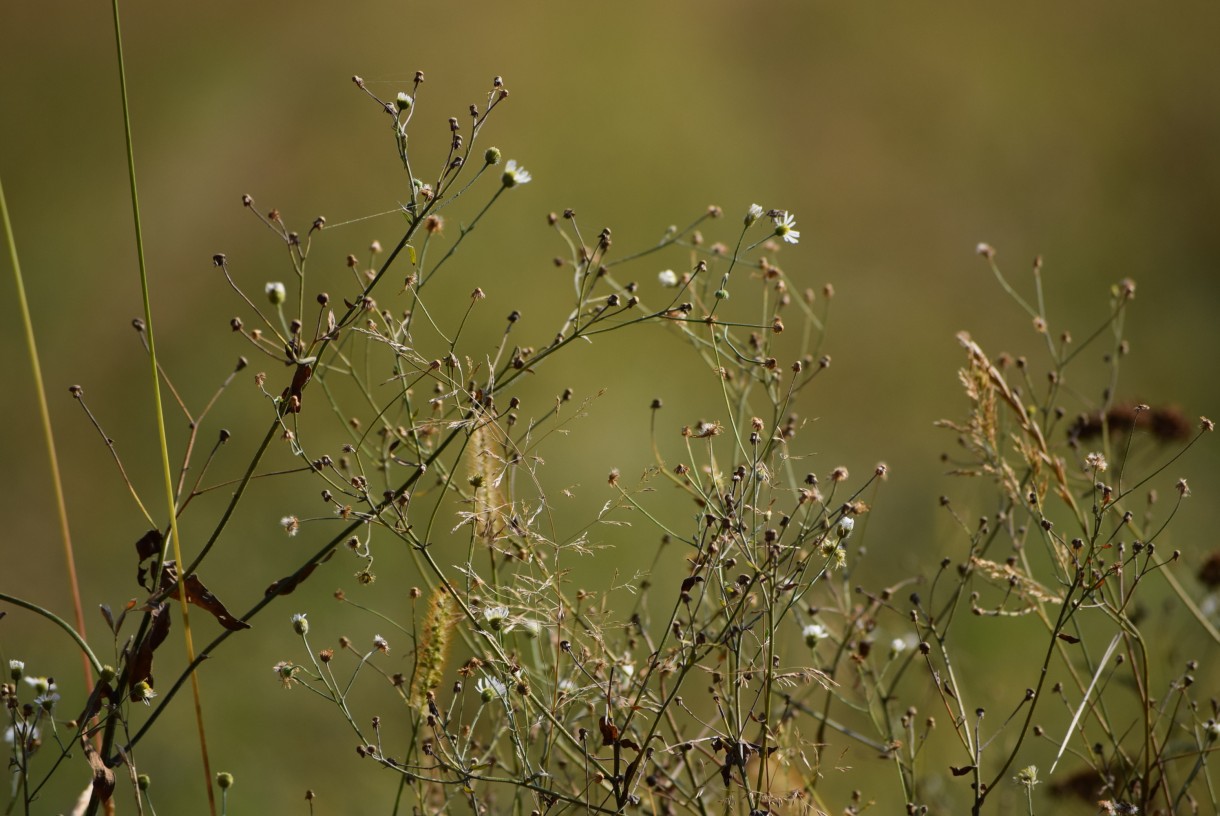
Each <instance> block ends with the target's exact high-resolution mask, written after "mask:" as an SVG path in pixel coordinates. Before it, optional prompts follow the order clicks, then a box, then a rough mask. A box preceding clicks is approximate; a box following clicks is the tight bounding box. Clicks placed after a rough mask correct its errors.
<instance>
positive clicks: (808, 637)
mask: <svg viewBox="0 0 1220 816" xmlns="http://www.w3.org/2000/svg"><path fill="white" fill-rule="evenodd" d="M801 634H802V635H804V636H805V645H806V646H808V647H810V648H812V647H814V646H817V645H818V641H819V640H825V639H826V638H828V637H830V632H829V631H828V630H827V629H826V627H825V626H823V625H821V624H820V623H811V624H809V625H808V626H806V627H805V628H804V629H802V630H801Z"/></svg>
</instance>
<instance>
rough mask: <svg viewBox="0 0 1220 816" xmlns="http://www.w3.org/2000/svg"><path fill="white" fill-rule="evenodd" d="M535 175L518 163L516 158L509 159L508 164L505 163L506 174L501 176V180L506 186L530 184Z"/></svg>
mask: <svg viewBox="0 0 1220 816" xmlns="http://www.w3.org/2000/svg"><path fill="white" fill-rule="evenodd" d="M531 179H533V176H531V175H530V171H528V170H526V169H525V168H524V167H520V166H518V164H517V160H516V159H509V160H508V164H506V165H504V175H503V176H501V177H500V181H501V182H503V183H504V186H505V187H516V186H517V185H518V184H529V183H530V180H531Z"/></svg>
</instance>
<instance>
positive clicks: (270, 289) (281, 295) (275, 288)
mask: <svg viewBox="0 0 1220 816" xmlns="http://www.w3.org/2000/svg"><path fill="white" fill-rule="evenodd" d="M263 291H264V292H266V293H267V300H269V301H271V303H272V304H273V305H275V306H279V305H280V304H281V303H283V302H284V301H285V300H287V299H288V289H287V288H285V286H284V284H282V283H280V282H279V281H271V282H269V283H268V284H267V285H266V286H264V287H263Z"/></svg>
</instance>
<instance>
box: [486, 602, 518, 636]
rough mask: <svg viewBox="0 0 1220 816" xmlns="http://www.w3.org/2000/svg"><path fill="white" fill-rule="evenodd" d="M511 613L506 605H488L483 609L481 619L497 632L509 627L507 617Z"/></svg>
mask: <svg viewBox="0 0 1220 816" xmlns="http://www.w3.org/2000/svg"><path fill="white" fill-rule="evenodd" d="M511 614H512V613H511V612H509V611H508V607H507V606H489V607H487V608H486V609H484V610H483V620H485V621H487V625H488V626H489V627H490V628H491V629H492V630H493V631H496V632H499V631H501V630H507V629H508V628H509V625H508V618H509V616H510V615H511Z"/></svg>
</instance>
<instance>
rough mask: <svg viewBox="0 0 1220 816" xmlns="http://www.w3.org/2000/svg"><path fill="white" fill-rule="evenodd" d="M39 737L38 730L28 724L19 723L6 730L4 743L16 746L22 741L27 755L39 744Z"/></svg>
mask: <svg viewBox="0 0 1220 816" xmlns="http://www.w3.org/2000/svg"><path fill="white" fill-rule="evenodd" d="M38 737H39V733H38V729H37V728H36V727H35V726H33V725H30V724H29V723H26V722H19V723H17V724H16V725H10V726H9V727H8V728H6V729H4V741H5V742H7V743H8V744H9V745H16V744H17V741H18V740H20V741H21V744H22V745H24V746H25V751H26V753H28V752H29V751H30V750H31V749H32V748H33V747H34V744H35V743H37V742H38Z"/></svg>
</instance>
